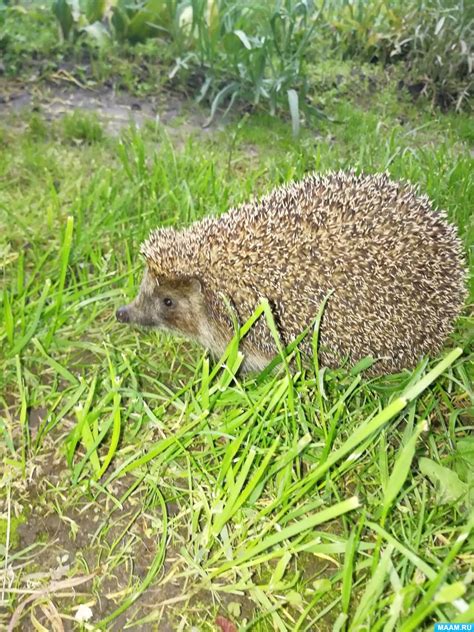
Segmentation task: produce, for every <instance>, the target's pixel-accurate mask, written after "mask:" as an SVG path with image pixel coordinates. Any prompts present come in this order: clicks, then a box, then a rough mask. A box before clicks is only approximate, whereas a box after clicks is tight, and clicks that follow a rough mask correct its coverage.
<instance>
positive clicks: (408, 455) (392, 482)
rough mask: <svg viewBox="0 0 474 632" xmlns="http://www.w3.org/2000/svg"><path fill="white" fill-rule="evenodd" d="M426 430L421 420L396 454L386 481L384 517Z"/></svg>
mask: <svg viewBox="0 0 474 632" xmlns="http://www.w3.org/2000/svg"><path fill="white" fill-rule="evenodd" d="M425 428H426V422H425V420H423V421H422V422H421V423H419V424H418V426H417V427H416V429H415V432H414V433H413V435H412V436H411V437H410V439H409V440H408V442H407V443H406V445H404V446H403V447H402V448H401V450H400V451H399V453H398V456H397V459H396V461H395V465H394V466H393V470H392V473H391V474H390V478H389V479H388V483H387V487H386V489H385V493H384V502H383V514H384V515H385V514H386V513H387V511H388V510H389V509H390V506H391V504H392V503H393V501H394V500H395V498H396V497H397V496H398V494H399V492H400V490H401V488H402V487H403V485H404V483H405V481H406V478H407V476H408V474H409V472H410V468H411V463H412V461H413V457H414V455H415V447H416V442H417V440H418V437H419V436H420V434H421V432H422V431H423V430H424V429H425Z"/></svg>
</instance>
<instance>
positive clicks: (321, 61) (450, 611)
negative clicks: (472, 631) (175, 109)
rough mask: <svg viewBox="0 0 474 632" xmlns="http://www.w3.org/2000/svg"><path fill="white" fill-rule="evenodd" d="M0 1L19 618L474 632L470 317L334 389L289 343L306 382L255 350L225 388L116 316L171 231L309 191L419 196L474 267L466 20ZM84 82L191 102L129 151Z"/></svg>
mask: <svg viewBox="0 0 474 632" xmlns="http://www.w3.org/2000/svg"><path fill="white" fill-rule="evenodd" d="M0 8H1V10H0V50H1V52H2V60H1V66H0V72H1V73H2V76H1V77H0V85H1V86H2V90H1V91H0V92H1V95H2V103H0V108H1V109H0V116H1V118H0V235H1V238H0V255H1V260H2V282H3V283H2V289H1V296H2V308H1V309H2V311H1V315H0V344H1V355H0V363H1V364H0V366H1V372H0V383H1V393H2V394H1V396H0V436H1V439H0V454H1V456H2V461H1V463H2V470H1V477H2V478H1V482H2V485H1V486H0V489H1V491H0V503H1V505H0V507H1V514H0V533H2V537H1V538H0V562H1V573H2V581H1V583H0V586H1V588H0V600H1V603H2V606H3V610H2V614H0V617H2V619H0V621H1V622H2V623H4V624H5V625H7V624H8V622H10V625H11V626H14V625H16V624H18V626H19V628H20V629H21V628H22V629H42V628H41V626H44V627H45V628H46V629H53V630H61V629H62V627H61V626H63V627H67V626H69V627H70V628H74V626H75V628H77V629H94V628H97V627H98V628H102V629H111V630H112V629H117V630H118V629H129V628H130V629H133V628H134V627H135V628H138V629H150V630H153V629H159V630H166V629H171V630H180V629H182V630H185V629H190V627H191V626H193V625H194V626H196V628H197V629H199V630H215V629H220V630H233V629H237V628H239V629H243V630H274V629H276V630H282V631H283V630H292V631H293V630H336V631H337V630H371V631H372V630H379V629H380V630H382V629H383V630H403V631H404V632H407V631H409V630H424V629H427V630H428V629H432V624H433V622H435V621H472V620H473V619H474V603H473V590H472V587H473V575H472V561H473V544H474V540H473V536H472V528H473V523H474V517H473V503H474V478H473V471H474V468H473V464H474V441H473V435H472V430H473V410H474V409H473V395H474V394H473V383H474V380H473V377H474V371H473V349H472V332H473V324H474V320H473V317H472V312H471V311H470V307H469V305H468V306H467V307H466V310H465V312H464V313H463V315H462V317H461V319H460V321H459V323H458V325H457V328H456V331H455V332H454V334H453V336H452V338H451V339H450V340H449V342H448V344H447V347H446V350H445V351H444V353H443V354H442V355H441V356H440V357H439V358H433V359H425V360H423V361H421V362H420V364H419V366H418V367H417V368H416V370H415V371H413V372H404V373H401V374H398V375H394V376H389V377H386V378H379V379H372V380H368V379H367V378H366V377H365V376H364V371H363V369H364V364H361V365H359V366H357V367H353V368H352V369H351V368H350V367H342V368H341V369H340V370H337V371H329V370H325V369H321V368H320V367H319V366H318V363H317V356H316V359H315V361H314V362H313V363H312V364H311V365H309V366H308V365H307V364H305V363H303V362H302V361H301V358H299V356H298V352H297V350H295V349H289V350H287V351H286V356H287V357H288V358H295V362H296V370H295V371H293V370H292V371H290V370H289V369H288V366H287V361H286V360H285V361H283V362H281V363H280V365H279V367H277V368H276V370H275V371H274V372H273V373H271V372H269V371H267V372H264V373H263V374H262V375H253V376H247V377H245V378H242V377H240V376H236V372H237V369H238V366H239V363H240V361H241V356H240V354H239V353H238V345H237V342H238V341H237V340H235V341H233V343H232V344H231V345H230V347H229V349H228V351H227V354H226V356H225V366H224V368H221V367H220V365H219V364H213V363H212V362H211V361H210V360H209V358H208V357H207V355H206V354H205V353H204V352H203V351H202V350H201V349H199V348H197V347H195V346H193V345H192V344H190V343H188V342H186V341H183V340H179V339H176V338H169V337H167V336H165V335H163V334H161V333H156V332H154V333H150V332H147V333H144V332H137V331H133V330H130V329H126V328H123V327H121V326H119V325H118V324H117V323H116V322H115V320H114V311H115V308H116V307H117V306H118V305H119V304H121V303H122V302H123V301H124V300H126V299H128V298H130V297H132V296H133V295H134V293H135V291H136V288H137V284H138V282H139V279H140V275H141V263H140V261H139V257H138V250H139V244H140V242H141V241H142V239H143V238H144V237H145V236H146V235H147V233H148V231H149V230H150V229H151V228H153V227H155V226H156V225H158V224H160V225H164V224H169V225H171V224H173V225H174V224H178V225H186V224H189V223H190V222H192V221H194V220H196V219H199V218H201V217H203V216H204V215H207V214H218V213H222V212H224V211H225V210H226V209H227V208H228V207H229V206H232V205H236V204H239V203H240V202H242V201H244V200H247V199H249V198H250V197H251V196H252V195H258V194H261V193H263V192H265V191H267V190H269V189H270V188H271V187H273V186H275V185H277V184H280V183H282V182H285V181H288V180H291V179H293V178H299V177H301V176H303V175H304V173H306V172H307V171H310V170H317V171H322V172H324V171H327V170H331V169H348V168H355V169H356V170H357V171H362V170H363V171H366V172H376V171H381V170H388V171H389V172H390V174H391V176H392V177H394V178H407V179H409V180H411V181H412V182H414V183H417V184H418V185H419V187H420V189H421V190H422V191H423V192H426V193H428V194H429V195H430V197H431V198H432V199H433V201H434V204H435V205H436V206H437V207H441V208H444V209H446V210H447V212H448V215H449V217H450V219H451V221H453V222H454V223H455V224H456V225H457V226H458V228H459V232H460V234H461V236H462V239H463V241H464V243H465V246H466V258H467V260H468V261H469V265H470V270H471V272H472V269H473V259H472V244H473V243H474V223H473V218H472V201H473V199H474V182H473V177H472V173H473V170H472V162H473V159H472V152H473V143H474V133H473V127H472V121H471V119H470V117H469V113H468V110H469V107H470V101H469V90H470V86H472V68H471V65H472V51H471V49H470V48H469V46H470V42H472V39H473V38H472V34H471V32H472V7H471V6H467V5H464V4H462V3H446V2H441V1H438V2H434V1H431V0H430V1H429V2H415V1H414V0H410V1H409V2H405V3H397V2H390V3H387V2H379V1H377V0H372V1H370V2H355V1H354V2H342V1H341V2H332V3H327V5H326V4H321V3H315V4H312V3H309V2H296V1H290V0H287V1H286V2H273V1H272V2H270V1H268V2H263V1H262V2H260V3H253V2H252V3H250V2H248V3H246V2H229V1H222V2H216V3H203V2H183V3H177V2H173V1H169V2H163V1H162V2H152V1H148V2H134V3H132V2H121V1H120V0H118V1H117V2H116V3H114V4H112V3H110V2H84V3H74V2H71V3H66V2H59V1H55V2H54V3H53V6H51V5H50V4H49V3H48V4H46V3H39V2H31V3H27V2H21V3H15V2H10V3H4V4H3V5H2V4H0ZM65 86H66V87H65ZM67 90H69V91H71V90H73V91H72V92H71V93H72V95H73V97H74V98H75V99H77V98H78V97H79V96H81V97H82V96H83V95H84V93H92V94H96V95H98V102H100V101H101V100H102V101H103V100H104V99H105V98H107V99H108V98H109V96H110V93H115V92H118V91H120V90H121V91H122V93H124V92H126V93H127V95H129V96H130V95H133V101H132V103H133V104H134V105H136V107H140V108H142V109H143V110H144V109H145V108H146V106H147V103H148V102H151V101H152V100H153V99H155V98H156V96H157V95H161V96H162V97H163V104H162V107H163V108H164V109H165V111H166V107H168V106H169V104H170V103H174V101H175V100H176V99H178V100H179V103H180V104H181V109H180V110H179V114H178V115H176V116H175V118H174V120H173V122H172V124H171V125H164V124H163V122H162V121H161V119H160V118H159V117H150V118H149V120H148V121H145V122H142V126H141V127H140V128H137V127H135V126H128V125H127V126H125V127H124V128H123V129H121V130H120V131H119V132H118V133H117V134H116V135H111V134H110V133H109V128H108V126H107V121H106V120H105V111H104V110H102V109H100V108H98V109H97V112H95V111H93V112H91V111H86V110H84V109H81V108H79V107H76V108H73V110H71V111H69V109H67V108H65V109H66V111H65V112H63V111H61V110H60V109H59V110H55V111H54V112H55V114H54V116H53V114H52V109H51V107H52V103H53V104H54V103H55V102H57V101H58V100H59V101H60V102H61V103H60V105H62V106H63V107H64V104H63V100H64V96H65V94H66V92H65V91H67ZM26 93H28V94H30V97H31V98H30V100H29V101H27V105H26V106H25V107H20V106H19V105H18V103H19V102H20V101H21V98H20V97H23V96H24V94H26ZM51 94H52V97H51ZM187 96H189V97H193V101H192V102H191V101H190V100H189V101H188V100H186V97H187ZM196 100H198V101H199V103H200V104H201V105H196V104H195V101H196ZM160 107H161V106H160ZM200 108H202V109H200ZM226 110H229V112H230V114H229V115H228V116H227V117H226V118H225V119H223V118H222V117H223V114H224V112H225V111H226ZM58 112H59V113H58ZM273 115H274V116H273ZM196 120H199V121H200V122H201V123H204V124H205V125H207V128H208V131H203V129H202V125H196ZM207 128H206V129H207ZM471 278H472V275H471ZM471 290H472V288H471ZM473 295H474V294H473V292H472V291H471V294H470V298H469V303H470V304H472V297H473ZM260 310H261V311H262V312H263V317H265V318H267V319H268V321H269V324H270V326H271V325H272V320H271V314H270V313H269V312H268V310H266V309H265V306H262V307H261V308H260ZM257 315H258V313H257ZM308 335H309V336H313V341H314V345H315V347H317V328H316V330H315V332H314V333H313V332H309V334H308ZM80 606H82V607H80ZM89 615H90V616H91V618H90V619H89V622H88V623H87V621H86V619H87V617H88V616H89Z"/></svg>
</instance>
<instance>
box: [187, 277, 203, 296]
mask: <svg viewBox="0 0 474 632" xmlns="http://www.w3.org/2000/svg"><path fill="white" fill-rule="evenodd" d="M189 281H190V286H191V289H192V290H194V292H202V283H201V281H200V280H199V279H198V278H197V277H193V278H192V279H190V280H189Z"/></svg>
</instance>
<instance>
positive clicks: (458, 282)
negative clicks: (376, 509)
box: [142, 172, 465, 370]
mask: <svg viewBox="0 0 474 632" xmlns="http://www.w3.org/2000/svg"><path fill="white" fill-rule="evenodd" d="M142 253H143V255H144V256H145V258H146V259H147V263H148V265H149V268H150V270H151V271H152V272H153V273H154V274H156V275H157V276H158V277H165V278H174V277H183V276H184V277H193V276H196V277H199V278H200V279H201V280H202V282H203V285H204V287H205V288H206V289H207V290H208V291H210V292H211V294H212V295H213V296H215V295H217V293H222V294H224V295H226V296H227V297H228V298H229V299H231V301H232V302H233V304H234V305H235V307H236V309H237V312H238V314H239V316H240V318H241V319H242V320H245V319H246V318H247V317H248V316H250V314H251V313H252V312H253V310H254V309H255V307H256V304H257V303H258V300H259V297H263V296H265V297H267V298H268V299H269V300H270V302H271V304H272V307H273V309H274V313H275V316H276V320H277V323H278V325H279V328H280V332H281V334H282V338H283V340H284V342H288V341H289V340H291V339H292V338H294V337H295V336H297V335H298V334H299V333H300V331H301V330H302V329H304V328H305V327H306V326H307V325H309V324H310V323H311V322H312V320H313V319H314V317H315V315H316V313H317V310H318V306H319V305H320V303H321V301H322V300H323V299H324V297H325V296H326V295H327V294H328V292H330V290H334V293H333V294H332V296H331V298H330V300H329V302H328V305H327V308H326V310H325V314H324V318H323V323H322V328H321V343H322V345H323V353H322V359H323V361H324V362H326V363H327V364H335V363H337V362H338V361H340V359H341V358H342V357H345V356H347V357H349V358H350V359H351V360H352V361H357V360H358V359H359V358H360V357H364V356H365V355H368V354H371V355H374V356H375V357H386V358H387V359H386V361H385V362H384V363H382V364H380V365H379V368H380V370H395V369H399V368H401V367H403V366H409V365H412V364H413V363H414V362H416V360H417V359H418V357H419V356H420V355H422V354H424V353H427V352H432V353H434V352H436V351H438V349H439V348H440V346H441V344H442V342H443V340H444V338H445V336H446V335H447V333H449V331H450V329H451V327H452V323H453V321H454V319H455V318H456V317H457V316H458V314H459V311H460V309H461V306H462V303H463V299H464V295H465V290H464V277H465V270H464V266H463V258H462V248H461V244H460V241H459V239H458V237H457V234H456V230H455V228H454V227H453V226H451V225H450V224H449V223H448V222H447V221H446V217H445V214H444V213H443V212H437V211H434V210H433V209H432V206H431V204H430V201H429V199H428V198H427V197H426V196H424V195H417V193H416V191H415V189H414V188H413V187H412V186H411V185H409V184H408V183H405V182H392V181H391V180H390V179H389V178H388V176H387V175H386V174H377V175H359V176H356V175H355V174H354V173H353V172H348V173H344V172H338V173H331V174H329V175H327V176H325V177H320V176H318V175H315V174H313V175H309V176H307V177H305V178H304V179H303V180H301V181H300V182H296V183H291V184H289V185H286V186H282V187H279V188H277V189H275V190H273V191H272V192H271V193H269V194H268V195H266V196H265V197H263V198H262V199H261V200H260V201H252V202H250V203H247V204H243V205H242V206H240V207H238V208H235V209H232V210H230V211H229V212H227V213H226V214H224V215H222V216H221V217H218V218H207V219H204V220H202V221H200V222H197V223H195V224H193V225H192V226H191V227H189V228H187V229H185V230H181V231H177V230H173V229H159V230H156V231H155V232H153V233H152V234H151V235H150V237H149V239H148V240H147V241H146V242H145V243H144V244H143V246H142ZM214 302H215V301H214ZM212 313H213V317H214V318H217V319H219V318H220V316H222V319H223V320H224V319H226V314H225V307H224V304H223V303H222V304H221V306H220V307H219V304H214V305H213V309H212ZM251 340H252V343H253V344H255V345H256V346H257V348H259V349H261V350H262V351H265V352H271V351H272V350H273V349H274V345H273V340H272V338H271V335H270V333H269V331H268V330H267V328H266V326H265V324H264V323H263V322H260V323H258V324H257V327H256V328H255V329H254V331H253V332H252V333H251ZM324 348H326V351H324Z"/></svg>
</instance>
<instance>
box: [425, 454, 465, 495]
mask: <svg viewBox="0 0 474 632" xmlns="http://www.w3.org/2000/svg"><path fill="white" fill-rule="evenodd" d="M418 464H419V467H420V472H421V473H422V474H423V475H424V476H426V477H427V478H429V479H430V481H431V482H432V484H433V485H434V486H435V487H436V488H437V490H438V493H439V497H438V502H439V503H441V504H443V505H446V504H449V503H452V502H455V501H457V500H459V499H460V498H461V497H462V496H464V495H465V494H466V492H467V490H468V486H467V485H466V483H463V482H462V481H461V479H460V478H459V476H458V475H457V474H456V472H453V470H450V469H449V468H448V467H444V465H440V464H439V463H436V462H435V461H433V460H432V459H427V458H426V457H421V458H420V459H419V461H418Z"/></svg>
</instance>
